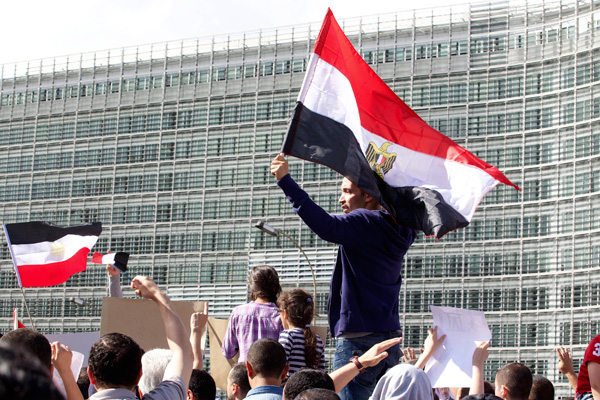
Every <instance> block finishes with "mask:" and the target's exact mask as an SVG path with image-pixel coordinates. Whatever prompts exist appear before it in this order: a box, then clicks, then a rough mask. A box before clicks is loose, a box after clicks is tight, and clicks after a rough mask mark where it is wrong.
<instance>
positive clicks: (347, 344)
mask: <svg viewBox="0 0 600 400" xmlns="http://www.w3.org/2000/svg"><path fill="white" fill-rule="evenodd" d="M399 336H400V334H399V333H398V332H396V331H391V332H374V333H372V334H370V335H367V336H361V337H358V338H353V339H344V338H338V339H337V347H336V349H335V357H334V359H333V369H334V370H336V369H338V368H341V367H343V366H344V365H346V364H348V362H349V361H350V359H351V358H352V357H354V356H358V357H360V356H361V355H363V353H365V352H366V351H367V350H369V349H370V348H371V347H373V346H374V345H376V344H377V343H380V342H383V341H384V340H388V339H393V338H396V337H399ZM386 351H387V353H388V356H387V357H386V358H385V359H383V361H381V362H380V363H379V364H377V365H376V366H374V367H370V368H367V370H366V371H365V372H364V373H362V374H358V376H357V377H355V378H354V379H353V380H352V381H350V383H349V384H348V385H347V386H346V387H345V388H344V389H342V391H341V392H340V393H339V395H340V397H341V398H342V400H367V399H368V398H369V397H370V396H371V395H372V394H373V390H374V389H375V384H376V383H377V381H378V380H379V378H381V377H382V376H383V374H385V372H386V371H387V370H388V368H392V367H393V366H395V365H397V364H398V362H399V361H400V357H401V356H402V350H401V349H400V345H399V344H397V345H395V346H392V347H390V348H389V349H388V350H386Z"/></svg>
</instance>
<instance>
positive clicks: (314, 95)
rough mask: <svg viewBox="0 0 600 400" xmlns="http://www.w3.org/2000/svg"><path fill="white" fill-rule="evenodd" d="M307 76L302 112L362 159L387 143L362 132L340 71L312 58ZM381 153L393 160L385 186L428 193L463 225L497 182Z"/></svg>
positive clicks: (452, 165) (458, 166) (413, 154)
mask: <svg viewBox="0 0 600 400" xmlns="http://www.w3.org/2000/svg"><path fill="white" fill-rule="evenodd" d="M308 71H309V73H312V74H311V76H310V78H308V76H307V79H306V80H305V82H310V83H309V86H308V90H305V91H303V92H302V93H301V94H300V97H299V98H298V100H299V101H301V102H302V103H303V104H304V106H305V107H307V108H308V109H310V110H311V111H313V112H315V113H317V114H320V115H323V116H325V117H328V118H331V119H333V120H334V121H337V122H339V123H342V124H344V125H345V126H346V127H348V128H349V129H350V130H351V131H352V133H353V134H354V137H355V138H356V140H357V141H358V143H359V144H360V147H361V149H362V152H363V154H365V153H366V151H367V148H368V146H369V143H370V142H373V143H374V144H375V145H377V146H378V147H381V145H383V144H384V143H386V142H388V141H387V140H386V139H384V138H382V137H381V136H378V135H377V134H376V133H372V132H369V131H367V130H366V129H364V128H362V126H361V124H360V117H359V112H358V105H357V102H356V98H355V96H354V92H353V90H352V86H351V85H350V82H349V81H348V79H347V78H346V77H345V76H344V75H343V74H342V73H341V72H339V71H338V70H337V69H336V68H335V67H333V66H332V65H331V64H329V63H327V62H325V61H323V60H321V59H320V58H319V56H317V55H316V54H313V55H312V57H311V65H309V67H308ZM386 151H387V152H389V153H397V155H398V156H397V158H396V162H395V163H394V164H393V167H392V169H391V170H390V171H388V172H387V173H386V175H385V177H384V180H385V182H386V183H387V184H389V185H390V186H393V187H405V186H418V187H423V188H428V189H433V190H435V191H437V192H438V193H440V195H441V196H442V197H443V198H444V200H445V201H446V203H448V204H449V205H450V206H452V207H453V208H454V209H456V210H457V211H458V212H459V213H461V214H462V215H463V216H464V217H465V218H466V219H467V220H468V221H470V220H471V218H472V217H473V214H474V213H475V209H476V208H477V206H478V205H479V201H480V200H481V198H482V197H483V196H484V195H485V194H486V193H488V192H489V191H490V190H491V189H492V188H494V187H495V186H496V185H497V184H498V183H499V182H498V181H497V180H496V179H494V178H493V177H492V176H491V175H489V174H488V173H486V172H485V171H483V170H481V169H480V168H477V167H474V166H470V165H468V164H464V163H458V162H455V161H452V160H447V159H444V158H441V157H436V156H432V155H429V154H425V153H420V152H418V151H414V150H411V149H407V148H405V147H403V146H400V145H398V144H395V143H392V144H391V145H390V146H389V147H388V148H387V150H386ZM417 177H418V178H417Z"/></svg>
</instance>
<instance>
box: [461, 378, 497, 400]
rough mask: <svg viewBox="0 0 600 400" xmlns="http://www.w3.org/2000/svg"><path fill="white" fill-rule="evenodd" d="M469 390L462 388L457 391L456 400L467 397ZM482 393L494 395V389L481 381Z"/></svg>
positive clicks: (489, 383)
mask: <svg viewBox="0 0 600 400" xmlns="http://www.w3.org/2000/svg"><path fill="white" fill-rule="evenodd" d="M470 390H471V388H468V387H464V388H460V389H459V390H458V399H459V400H460V399H464V398H465V397H467V396H468V395H469V391H470ZM483 393H489V394H494V395H495V394H496V390H495V389H494V385H492V383H491V382H489V381H483Z"/></svg>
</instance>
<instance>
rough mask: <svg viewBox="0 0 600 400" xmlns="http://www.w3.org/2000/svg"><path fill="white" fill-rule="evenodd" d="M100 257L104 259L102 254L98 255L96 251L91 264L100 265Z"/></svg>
mask: <svg viewBox="0 0 600 400" xmlns="http://www.w3.org/2000/svg"><path fill="white" fill-rule="evenodd" d="M102 257H104V254H100V253H98V252H97V251H96V252H94V255H93V256H92V262H93V263H95V264H102Z"/></svg>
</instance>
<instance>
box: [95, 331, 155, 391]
mask: <svg viewBox="0 0 600 400" xmlns="http://www.w3.org/2000/svg"><path fill="white" fill-rule="evenodd" d="M143 355H144V350H142V348H141V347H140V346H139V345H138V344H137V343H136V342H135V340H133V339H132V338H131V337H129V336H127V335H124V334H122V333H108V334H106V335H104V336H102V337H101V338H100V339H98V340H97V341H96V343H94V344H93V345H92V349H91V350H90V356H89V360H88V367H89V369H90V370H91V371H92V375H94V378H95V379H96V383H97V384H98V386H101V387H102V388H111V387H119V386H120V387H131V388H133V387H134V386H135V385H136V384H137V377H138V374H139V372H140V371H141V369H142V356H143Z"/></svg>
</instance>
